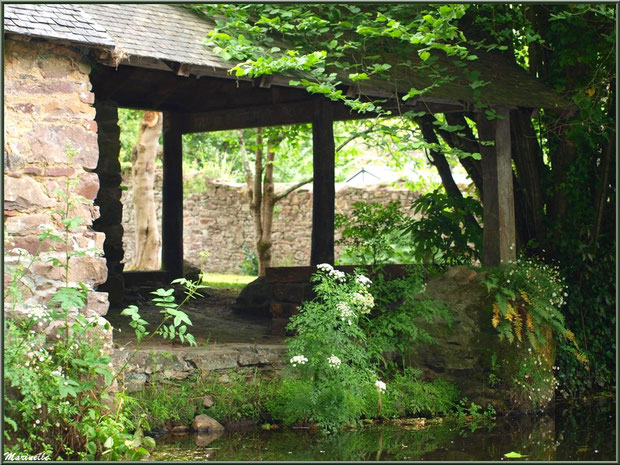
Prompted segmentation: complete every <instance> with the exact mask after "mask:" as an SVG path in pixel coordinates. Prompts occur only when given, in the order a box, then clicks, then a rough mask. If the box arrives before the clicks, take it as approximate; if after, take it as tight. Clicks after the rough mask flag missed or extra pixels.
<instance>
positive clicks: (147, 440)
mask: <svg viewBox="0 0 620 465" xmlns="http://www.w3.org/2000/svg"><path fill="white" fill-rule="evenodd" d="M142 443H143V444H144V445H145V447H147V448H148V449H155V445H156V444H155V439H153V438H152V437H150V436H144V439H143V440H142Z"/></svg>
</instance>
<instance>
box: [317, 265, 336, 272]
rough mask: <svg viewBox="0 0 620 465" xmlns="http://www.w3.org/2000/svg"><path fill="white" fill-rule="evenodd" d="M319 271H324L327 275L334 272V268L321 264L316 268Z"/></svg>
mask: <svg viewBox="0 0 620 465" xmlns="http://www.w3.org/2000/svg"><path fill="white" fill-rule="evenodd" d="M316 268H317V270H320V271H324V272H325V273H331V272H332V271H333V270H334V267H333V266H331V265H330V264H329V263H321V264H319V265H317V266H316Z"/></svg>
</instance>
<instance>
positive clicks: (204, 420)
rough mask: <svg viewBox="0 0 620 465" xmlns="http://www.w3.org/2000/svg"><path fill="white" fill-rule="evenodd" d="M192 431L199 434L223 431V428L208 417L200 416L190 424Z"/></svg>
mask: <svg viewBox="0 0 620 465" xmlns="http://www.w3.org/2000/svg"><path fill="white" fill-rule="evenodd" d="M192 429H193V430H194V431H200V432H206V431H223V430H224V427H223V426H222V425H221V424H220V423H219V422H218V421H217V420H215V419H213V418H211V417H210V416H209V415H205V414H202V415H198V416H196V418H194V421H193V422H192Z"/></svg>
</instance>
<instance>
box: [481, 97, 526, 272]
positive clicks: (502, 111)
mask: <svg viewBox="0 0 620 465" xmlns="http://www.w3.org/2000/svg"><path fill="white" fill-rule="evenodd" d="M497 113H498V115H501V116H503V119H498V120H494V121H488V120H487V119H486V117H485V116H484V115H483V114H479V115H478V116H477V119H476V123H477V126H478V134H479V137H480V140H484V141H489V140H491V141H494V142H495V146H494V147H493V146H482V147H481V149H480V151H481V153H482V183H483V186H484V191H483V199H482V204H483V208H484V210H483V223H484V228H483V233H482V264H483V265H484V266H496V265H499V264H500V263H502V262H506V261H509V260H515V259H516V245H515V244H516V228H515V210H514V190H513V183H512V157H511V151H510V150H511V149H510V112H509V111H508V109H507V108H505V107H500V108H498V109H497Z"/></svg>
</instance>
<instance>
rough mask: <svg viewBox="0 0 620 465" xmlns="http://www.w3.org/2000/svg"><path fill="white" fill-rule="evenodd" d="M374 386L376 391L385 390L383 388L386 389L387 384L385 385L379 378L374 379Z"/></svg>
mask: <svg viewBox="0 0 620 465" xmlns="http://www.w3.org/2000/svg"><path fill="white" fill-rule="evenodd" d="M375 387H376V388H377V391H379V392H385V390H386V389H387V386H386V385H385V383H384V382H383V381H381V380H379V379H378V380H377V381H375Z"/></svg>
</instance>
